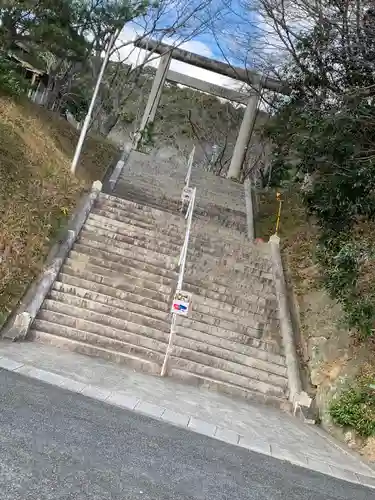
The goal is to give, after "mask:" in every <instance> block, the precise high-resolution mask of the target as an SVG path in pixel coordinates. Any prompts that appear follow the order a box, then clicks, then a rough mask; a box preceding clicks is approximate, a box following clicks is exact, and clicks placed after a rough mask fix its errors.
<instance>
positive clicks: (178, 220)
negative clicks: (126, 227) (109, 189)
mask: <svg viewBox="0 0 375 500" xmlns="http://www.w3.org/2000/svg"><path fill="white" fill-rule="evenodd" d="M117 200H118V198H115V199H113V200H111V201H110V206H111V207H115V208H116V209H117V210H119V211H122V212H123V214H124V216H125V217H128V216H129V209H128V207H129V206H128V205H122V204H120V203H117ZM101 206H102V207H103V210H105V207H106V206H107V205H106V203H104V204H103V202H102V205H101ZM131 216H132V217H133V212H131ZM135 217H136V218H137V219H138V218H139V216H138V215H136V214H135ZM161 218H163V219H165V220H166V223H165V227H164V228H163V234H164V235H166V234H167V231H170V229H171V228H172V229H174V230H175V231H176V232H177V234H181V235H182V233H184V232H185V223H184V222H183V219H182V217H181V216H179V217H178V216H177V217H170V216H168V217H166V214H165V213H163V215H162V216H161V215H160V214H159V215H158V217H156V219H157V220H160V219H161ZM149 219H150V216H148V219H147V220H149ZM154 222H156V220H155V219H154ZM206 227H207V226H206ZM212 231H215V232H213V233H212V234H208V233H207V232H205V233H204V235H203V236H202V235H194V234H192V235H191V239H190V244H191V246H192V247H194V246H197V247H198V248H202V247H203V248H204V251H205V252H208V253H209V252H210V251H211V252H213V251H217V250H222V249H223V247H228V248H229V247H231V249H232V247H233V240H234V236H235V233H233V231H231V232H230V233H228V234H227V235H226V234H225V232H224V231H223V230H222V231H221V232H222V233H223V237H221V238H217V236H216V234H217V227H212ZM225 236H227V238H228V240H227V241H226V240H225ZM237 246H240V247H241V248H245V249H247V251H248V252H253V253H259V252H257V248H256V247H255V246H253V245H251V244H250V243H249V242H248V241H246V239H244V238H243V237H240V236H239V240H238V242H237Z"/></svg>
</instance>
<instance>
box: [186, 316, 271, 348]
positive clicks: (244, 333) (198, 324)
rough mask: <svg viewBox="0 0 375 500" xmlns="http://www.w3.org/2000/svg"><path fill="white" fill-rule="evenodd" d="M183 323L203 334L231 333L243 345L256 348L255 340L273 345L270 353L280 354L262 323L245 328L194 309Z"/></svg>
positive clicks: (220, 334)
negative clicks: (239, 339)
mask: <svg viewBox="0 0 375 500" xmlns="http://www.w3.org/2000/svg"><path fill="white" fill-rule="evenodd" d="M185 321H186V322H190V324H189V328H192V329H193V330H197V331H201V332H203V333H212V332H215V331H217V332H218V335H219V336H222V335H223V332H231V333H232V334H233V335H234V338H241V339H243V341H242V342H241V343H243V344H245V345H252V346H257V342H255V340H257V341H263V342H267V345H268V344H269V345H271V344H272V343H273V344H274V347H273V348H272V349H273V350H272V352H275V353H279V352H280V348H279V347H278V346H277V342H275V339H274V338H273V337H272V336H271V335H270V334H269V331H268V329H267V328H266V327H265V325H264V324H263V323H256V322H254V326H253V327H250V326H247V327H246V326H243V325H241V324H239V323H231V322H229V321H225V320H220V319H217V318H214V317H212V316H207V315H205V314H201V313H199V312H197V311H194V309H193V311H192V313H190V317H189V318H185ZM186 326H187V323H186ZM214 334H215V333H214ZM227 336H228V334H227ZM228 338H229V337H228ZM270 348H271V346H270Z"/></svg>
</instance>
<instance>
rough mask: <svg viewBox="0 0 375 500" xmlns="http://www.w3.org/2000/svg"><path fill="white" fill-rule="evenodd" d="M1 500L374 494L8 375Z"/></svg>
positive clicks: (309, 498)
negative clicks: (26, 499) (28, 499)
mask: <svg viewBox="0 0 375 500" xmlns="http://www.w3.org/2000/svg"><path fill="white" fill-rule="evenodd" d="M0 405H1V406H0V408H1V410H0V492H1V499H2V500H24V499H25V498H35V499H38V500H52V499H53V500H60V499H64V500H67V499H72V500H73V499H74V500H83V499H93V500H109V499H119V500H120V499H121V500H136V499H137V500H138V499H142V500H172V499H173V500H188V499H189V500H193V499H196V500H198V499H205V500H227V499H228V500H229V499H230V500H232V499H236V500H245V499H249V500H285V499H288V500H339V499H340V500H344V499H345V500H352V499H354V498H355V499H356V500H365V499H366V500H367V499H368V500H370V498H371V499H373V498H374V491H373V490H368V489H366V488H363V487H360V486H356V485H352V484H349V483H345V482H342V481H339V480H335V479H333V478H330V477H328V476H324V475H321V474H319V473H315V472H310V471H308V470H305V469H301V468H298V467H295V466H292V465H290V464H287V463H285V462H281V461H278V460H276V459H273V458H271V457H266V456H264V455H260V454H257V453H253V452H250V451H247V450H245V449H242V448H238V447H235V446H231V445H227V444H224V443H221V442H219V441H217V440H214V439H210V438H208V437H205V436H201V435H198V434H195V433H192V432H190V431H186V430H184V429H179V428H175V427H172V426H169V425H167V424H164V423H161V422H159V421H156V420H152V419H149V418H147V417H144V416H142V415H139V414H136V413H132V412H128V411H125V410H121V409H118V408H114V407H111V406H107V405H105V404H104V403H100V402H97V401H94V400H91V399H88V398H85V397H83V396H80V395H76V394H72V393H69V392H66V391H64V390H61V389H58V388H56V387H52V386H48V385H44V384H42V383H38V382H36V381H33V380H31V379H27V378H24V377H22V376H21V375H18V374H14V373H10V372H7V371H4V370H0Z"/></svg>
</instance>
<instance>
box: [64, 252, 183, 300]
mask: <svg viewBox="0 0 375 500" xmlns="http://www.w3.org/2000/svg"><path fill="white" fill-rule="evenodd" d="M69 257H70V258H71V259H73V260H75V261H83V262H87V263H89V264H91V265H93V266H97V267H103V268H106V269H110V270H112V271H116V272H118V273H119V274H122V275H129V276H135V277H137V278H140V279H144V280H146V281H152V282H153V283H157V284H158V285H160V286H166V287H168V288H170V289H173V290H174V289H175V288H176V283H177V279H171V278H165V277H164V276H160V274H154V273H151V272H148V271H144V270H143V269H142V268H139V267H134V266H131V265H123V264H119V263H117V262H113V261H112V260H109V259H103V258H97V257H94V256H93V255H90V254H87V253H79V252H77V251H76V250H71V251H70V254H69Z"/></svg>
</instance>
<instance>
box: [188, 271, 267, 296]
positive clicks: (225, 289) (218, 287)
mask: <svg viewBox="0 0 375 500" xmlns="http://www.w3.org/2000/svg"><path fill="white" fill-rule="evenodd" d="M191 267H193V266H191ZM188 271H190V272H188ZM203 276H204V277H203ZM237 277H238V275H236V276H230V277H228V278H227V279H226V280H222V279H221V278H220V277H217V276H214V275H213V274H212V272H211V274H210V272H207V273H205V274H204V275H203V274H200V273H199V272H198V271H197V270H195V272H194V273H191V270H186V272H185V276H184V283H185V284H187V285H190V286H193V287H196V288H197V289H196V290H195V293H197V294H198V291H199V294H200V295H203V296H204V290H208V291H210V292H214V293H219V294H222V295H229V294H230V295H232V294H235V295H236V296H240V297H247V296H249V297H254V296H257V297H262V298H268V297H269V298H275V297H276V295H275V288H274V284H273V283H269V282H268V283H266V284H265V283H264V282H262V281H259V280H256V279H250V283H246V282H244V281H240V282H239V281H237ZM242 280H243V278H242ZM193 292H194V290H193Z"/></svg>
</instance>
